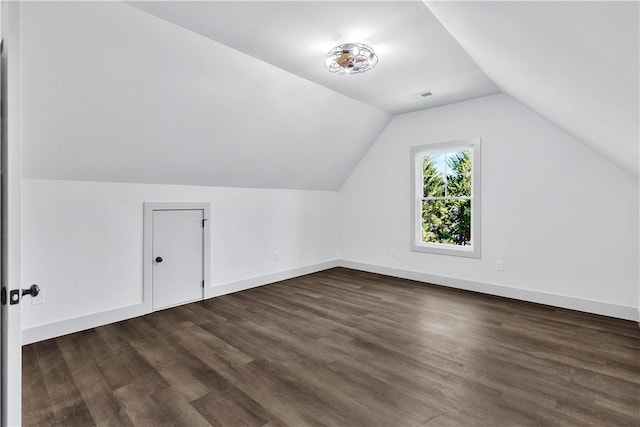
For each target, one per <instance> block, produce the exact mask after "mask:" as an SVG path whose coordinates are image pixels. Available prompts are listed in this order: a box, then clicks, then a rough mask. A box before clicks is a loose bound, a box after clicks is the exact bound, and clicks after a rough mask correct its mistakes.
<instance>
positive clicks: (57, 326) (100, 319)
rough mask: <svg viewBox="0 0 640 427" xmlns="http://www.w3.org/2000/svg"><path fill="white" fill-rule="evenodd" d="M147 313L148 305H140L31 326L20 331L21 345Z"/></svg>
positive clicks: (149, 311)
mask: <svg viewBox="0 0 640 427" xmlns="http://www.w3.org/2000/svg"><path fill="white" fill-rule="evenodd" d="M149 313H151V309H150V304H144V303H140V304H133V305H128V306H126V307H121V308H116V309H113V310H106V311H100V312H98V313H92V314H87V315H85V316H79V317H74V318H71V319H65V320H60V321H58V322H53V323H46V324H44V325H37V326H32V327H30V328H26V329H23V330H22V345H26V344H31V343H34V342H38V341H44V340H48V339H49V338H55V337H60V336H62V335H66V334H71V333H73V332H80V331H84V330H87V329H91V328H96V327H98V326H102V325H107V324H109V323H114V322H119V321H121V320H126V319H131V318H132V317H138V316H143V315H145V314H149Z"/></svg>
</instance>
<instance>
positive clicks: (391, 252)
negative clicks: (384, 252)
mask: <svg viewBox="0 0 640 427" xmlns="http://www.w3.org/2000/svg"><path fill="white" fill-rule="evenodd" d="M389 255H391V258H395V257H396V255H397V253H396V248H390V249H389Z"/></svg>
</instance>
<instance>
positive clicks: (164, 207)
mask: <svg viewBox="0 0 640 427" xmlns="http://www.w3.org/2000/svg"><path fill="white" fill-rule="evenodd" d="M176 210H202V214H203V220H204V227H203V233H204V235H203V241H202V242H203V243H202V244H203V247H202V266H203V270H204V271H203V277H204V288H205V289H206V288H207V287H209V286H211V255H210V254H211V247H210V238H209V236H210V234H211V233H210V232H209V230H210V226H211V225H210V222H211V221H210V218H211V204H210V203H209V202H145V203H144V249H143V273H142V274H143V285H142V288H143V291H142V292H143V303H144V307H145V309H146V310H148V312H152V311H153V212H154V211H176ZM205 289H203V291H202V298H203V299H204V298H205V297H206V292H205Z"/></svg>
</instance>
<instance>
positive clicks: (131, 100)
mask: <svg viewBox="0 0 640 427" xmlns="http://www.w3.org/2000/svg"><path fill="white" fill-rule="evenodd" d="M22 71H23V73H22V79H23V80H22V81H23V93H22V95H23V99H22V106H23V176H24V177H26V178H46V179H70V180H88V181H111V182H140V183H162V184H191V185H210V186H232V187H260V188H297V189H314V190H336V189H338V188H339V187H340V185H341V184H342V183H343V182H344V180H345V179H346V178H347V176H348V175H349V174H350V172H351V171H352V169H353V168H354V167H355V165H356V164H357V162H358V161H359V160H360V159H361V158H362V156H363V155H364V153H365V152H366V151H367V150H368V148H369V147H370V146H371V144H372V143H373V142H374V141H375V139H376V138H377V136H378V135H379V133H380V132H381V130H382V129H383V128H384V127H385V126H386V124H387V123H388V121H389V120H390V118H391V117H390V116H389V115H388V114H386V113H385V112H382V111H380V110H378V109H376V108H374V107H372V106H369V105H367V104H364V103H362V102H359V101H356V100H354V99H352V98H349V97H346V96H344V95H341V94H339V93H337V92H335V91H332V90H330V89H327V88H325V87H322V86H320V85H318V84H316V83H313V82H310V81H308V80H306V79H303V78H301V77H298V76H296V75H293V74H291V73H289V72H286V71H284V70H282V69H279V68H277V67H274V66H272V65H270V64H267V63H265V62H263V61H260V60H258V59H255V58H253V57H251V56H249V55H246V54H244V53H241V52H239V51H237V50H235V49H232V48H230V47H228V46H225V45H222V44H220V43H218V42H215V41H212V40H210V39H207V38H205V37H202V36H200V35H197V34H195V33H193V32H191V31H188V30H186V29H184V28H181V27H179V26H177V25H174V24H171V23H168V22H166V21H164V20H161V19H159V18H157V17H155V16H152V15H150V14H148V13H146V12H143V11H140V10H138V9H136V8H133V7H131V6H129V5H127V4H124V3H117V2H38V3H36V2H25V3H24V4H23V5H22Z"/></svg>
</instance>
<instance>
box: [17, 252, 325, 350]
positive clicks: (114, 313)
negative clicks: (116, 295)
mask: <svg viewBox="0 0 640 427" xmlns="http://www.w3.org/2000/svg"><path fill="white" fill-rule="evenodd" d="M337 266H338V261H337V260H333V261H327V262H321V263H318V264H312V265H306V266H303V267H298V268H294V269H291V270H285V271H278V272H276V273H271V274H267V275H264V276H258V277H252V278H250V279H244V280H238V281H235V282H228V283H224V284H221V285H217V286H211V287H209V288H206V289H205V295H204V298H205V299H209V298H213V297H217V296H220V295H226V294H230V293H233V292H238V291H243V290H246V289H250V288H255V287H257V286H263V285H268V284H270V283H275V282H279V281H281V280H287V279H293V278H294V277H299V276H304V275H305V274H311V273H315V272H318V271H322V270H327V269H329V268H333V267H337ZM152 311H153V310H152V308H151V303H150V302H149V303H148V304H145V303H140V304H134V305H130V306H126V307H121V308H117V309H113V310H107V311H101V312H98V313H92V314H87V315H85V316H80V317H74V318H71V319H65V320H60V321H58V322H53V323H47V324H44V325H37V326H32V327H30V328H25V329H23V330H22V344H23V345H27V344H31V343H34V342H38V341H44V340H47V339H50V338H55V337H59V336H62V335H66V334H70V333H73V332H80V331H84V330H87V329H91V328H96V327H98V326H102V325H107V324H109V323H114V322H120V321H122V320H127V319H131V318H133V317H138V316H143V315H145V314H149V313H151V312H152Z"/></svg>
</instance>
